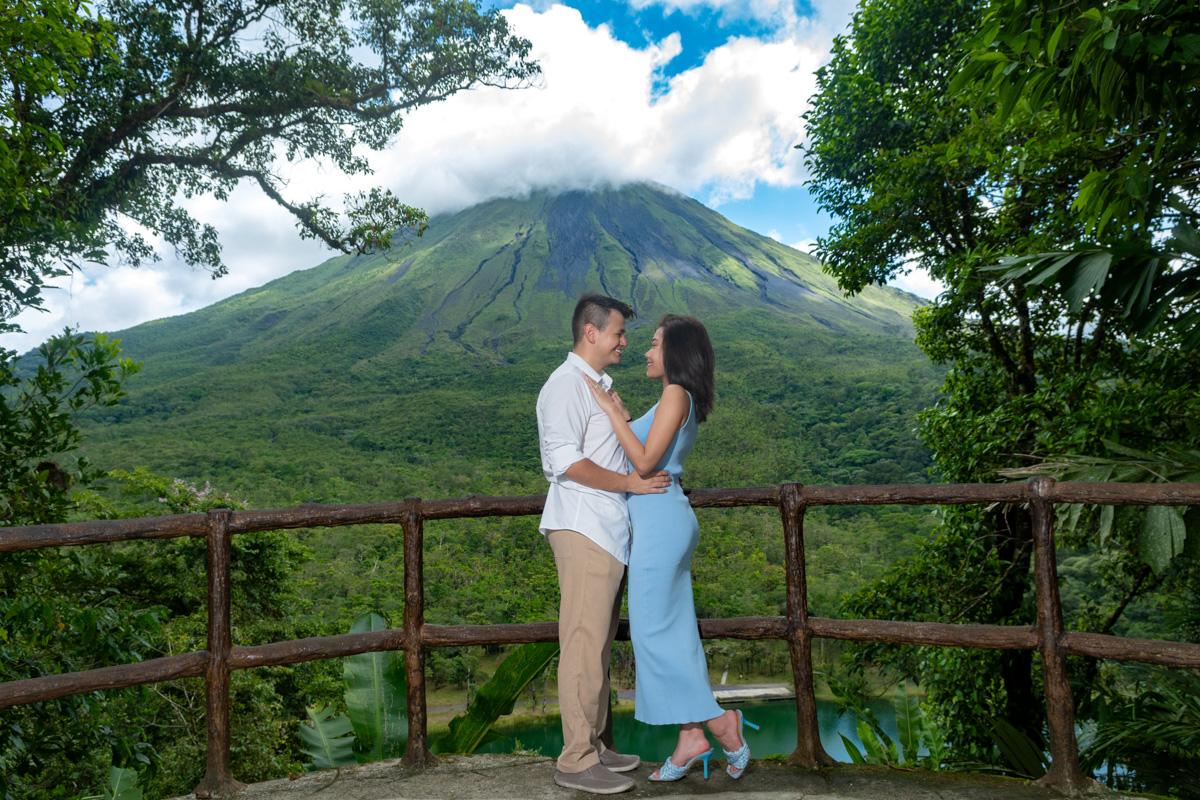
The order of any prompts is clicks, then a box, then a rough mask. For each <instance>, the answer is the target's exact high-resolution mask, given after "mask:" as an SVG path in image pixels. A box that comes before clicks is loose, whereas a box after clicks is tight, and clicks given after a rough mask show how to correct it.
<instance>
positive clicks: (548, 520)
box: [537, 353, 629, 564]
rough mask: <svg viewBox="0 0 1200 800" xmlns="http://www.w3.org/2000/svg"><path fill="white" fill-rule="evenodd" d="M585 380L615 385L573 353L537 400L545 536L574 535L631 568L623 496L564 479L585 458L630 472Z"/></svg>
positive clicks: (607, 385)
mask: <svg viewBox="0 0 1200 800" xmlns="http://www.w3.org/2000/svg"><path fill="white" fill-rule="evenodd" d="M584 375H587V376H589V377H591V379H592V380H594V381H596V382H597V383H599V384H600V385H601V386H603V387H604V388H605V389H608V388H609V387H610V386H611V385H612V378H611V377H609V376H608V375H607V374H605V373H600V374H597V373H596V371H595V370H593V369H592V368H591V367H590V366H588V364H587V362H586V361H584V360H583V359H582V358H580V357H579V356H578V355H576V354H575V353H569V354H567V360H566V361H564V362H563V364H562V366H560V367H559V368H558V369H556V370H554V372H553V373H552V374H551V375H550V378H549V379H548V380H547V381H546V384H545V385H544V386H543V387H542V391H541V393H540V394H539V395H538V401H537V422H538V445H539V447H540V448H541V451H542V472H543V473H544V474H545V475H546V480H548V481H550V489H549V491H548V492H547V493H546V508H545V510H544V511H543V512H542V523H541V532H542V533H543V534H545V533H547V532H548V531H553V530H571V531H576V532H578V533H581V534H583V535H584V536H586V537H588V538H589V539H591V540H592V541H593V542H595V543H596V544H598V545H599V546H600V547H602V548H604V550H606V551H607V552H609V553H611V554H612V556H613V557H614V558H616V559H617V560H618V561H620V562H621V563H622V564H628V563H629V508H628V506H627V505H626V503H625V494H624V493H623V492H605V491H602V490H600V489H592V488H589V487H587V486H584V485H583V484H581V483H576V482H575V481H573V480H571V479H570V478H568V477H566V475H565V474H564V473H565V472H566V471H567V469H568V468H569V467H570V466H571V465H572V464H574V463H575V462H576V461H581V460H583V459H585V458H586V459H589V460H591V461H592V462H593V463H594V464H596V465H597V466H600V467H604V468H605V469H609V470H612V471H613V472H620V473H627V472H629V462H628V461H627V460H626V458H625V451H624V450H622V449H621V443H620V442H619V441H617V434H616V433H614V432H613V428H612V423H611V422H610V421H609V419H608V415H607V414H605V413H604V412H603V411H602V410H601V409H600V406H599V404H597V403H596V398H594V397H592V390H591V389H589V388H588V385H587V381H585V380H584V379H583V376H584Z"/></svg>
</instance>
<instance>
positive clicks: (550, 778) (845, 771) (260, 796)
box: [175, 755, 1144, 800]
mask: <svg viewBox="0 0 1200 800" xmlns="http://www.w3.org/2000/svg"><path fill="white" fill-rule="evenodd" d="M656 766H657V764H656V763H655V764H652V763H644V764H643V765H642V766H641V767H640V768H638V769H637V770H634V771H633V772H631V773H627V774H628V775H629V776H630V777H632V778H634V779H635V780H636V781H637V786H636V787H635V788H634V789H633V790H632V791H629V792H625V793H623V794H621V795H618V796H619V797H621V798H625V799H626V800H634V798H654V797H705V798H714V800H734V798H739V797H741V798H746V797H749V798H752V800H948V799H949V798H953V799H954V800H1059V799H1060V798H1061V797H1062V795H1060V794H1059V793H1058V792H1056V791H1055V790H1053V789H1051V788H1049V787H1045V786H1040V785H1038V784H1035V783H1031V782H1028V781H1023V780H1017V779H1014V778H1000V777H995V776H991V775H970V774H965V773H957V772H929V771H925V770H917V771H907V770H899V769H893V768H890V767H882V766H877V765H871V764H839V765H838V766H836V767H832V768H830V769H825V770H820V771H809V770H804V769H801V768H799V767H789V766H787V765H786V764H783V763H781V762H778V761H765V762H764V761H755V762H753V763H752V764H751V767H750V769H749V770H747V772H746V775H745V777H744V778H742V779H741V780H740V781H734V780H731V779H730V778H729V777H728V776H727V775H725V773H724V771H723V770H724V763H723V762H720V763H718V762H716V761H714V762H713V767H715V769H714V770H713V772H712V774H711V778H710V780H708V781H705V780H704V779H703V778H702V777H701V776H700V773H699V772H693V773H692V774H690V775H688V776H687V777H686V778H684V779H683V780H681V781H677V782H675V783H651V782H650V781H648V780H647V777H648V776H649V775H650V773H651V772H653V771H654V769H655V767H656ZM554 769H555V764H554V759H551V758H547V757H545V756H520V755H475V756H443V757H442V760H441V763H440V764H439V765H438V766H436V767H431V768H428V769H423V770H421V769H410V768H408V767H405V766H403V765H401V764H400V762H399V761H395V760H393V761H380V762H377V763H374V764H358V765H355V766H350V767H342V768H340V769H329V770H321V771H320V772H310V773H305V774H303V775H300V776H298V777H296V778H295V779H294V780H276V781H269V782H267V783H258V784H254V785H252V786H248V787H247V788H246V789H244V790H243V791H241V792H238V793H236V794H234V795H230V797H234V798H237V800H401V798H403V800H435V799H436V800H447V798H454V800H493V799H495V800H507V799H508V798H512V799H513V800H583V798H586V797H590V796H591V795H586V794H584V793H583V792H576V791H572V790H570V789H563V788H561V787H559V786H557V785H555V784H554ZM1110 796H1111V797H1114V798H1116V797H1144V795H1128V794H1117V793H1113V794H1111V795H1110ZM194 797H195V796H194V795H186V796H185V797H183V798H176V799H175V800H193V798H194Z"/></svg>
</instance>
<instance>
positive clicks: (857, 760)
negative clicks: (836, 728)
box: [838, 733, 867, 764]
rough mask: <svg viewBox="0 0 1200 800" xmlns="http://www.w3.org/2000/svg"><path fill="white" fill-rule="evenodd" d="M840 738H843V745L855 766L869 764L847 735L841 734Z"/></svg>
mask: <svg viewBox="0 0 1200 800" xmlns="http://www.w3.org/2000/svg"><path fill="white" fill-rule="evenodd" d="M838 736H840V737H842V744H844V745H845V746H846V753H847V754H849V756H850V761H851V762H852V763H854V764H865V763H867V760H866V759H865V758H863V754H862V752H861V751H859V749H858V747H857V746H855V744H854V742H852V741H850V740H849V739H847V738H846V734H844V733H839V734H838Z"/></svg>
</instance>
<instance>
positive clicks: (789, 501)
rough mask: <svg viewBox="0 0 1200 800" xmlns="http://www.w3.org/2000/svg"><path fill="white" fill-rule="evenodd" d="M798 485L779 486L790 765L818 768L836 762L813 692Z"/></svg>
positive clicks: (802, 514) (801, 500) (803, 504)
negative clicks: (792, 721)
mask: <svg viewBox="0 0 1200 800" xmlns="http://www.w3.org/2000/svg"><path fill="white" fill-rule="evenodd" d="M802 490H803V487H802V486H801V485H800V484H798V483H785V484H783V485H781V486H780V487H779V515H780V517H782V518H783V547H784V559H785V567H784V569H785V573H784V574H785V575H786V578H785V580H786V587H787V625H788V650H789V651H790V654H791V660H792V680H793V681H794V683H795V686H796V750H795V751H794V752H793V753H792V754H791V755H790V756H788V759H787V763H789V764H796V765H799V766H802V767H809V768H810V769H815V768H818V767H828V766H832V765H833V764H836V763H837V762H836V761H835V760H834V759H833V757H832V756H830V755H829V754H828V753H826V752H825V748H824V746H822V744H821V729H820V726H819V725H818V723H817V698H816V694H815V692H814V690H813V671H812V628H811V627H809V624H808V579H807V576H806V574H805V570H804V512H805V509H806V508H807V504H806V503H805V501H804V498H803V496H802Z"/></svg>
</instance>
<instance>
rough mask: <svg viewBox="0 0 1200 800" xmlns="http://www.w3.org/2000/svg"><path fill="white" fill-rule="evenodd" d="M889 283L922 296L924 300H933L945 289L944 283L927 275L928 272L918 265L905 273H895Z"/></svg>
mask: <svg viewBox="0 0 1200 800" xmlns="http://www.w3.org/2000/svg"><path fill="white" fill-rule="evenodd" d="M891 285H892V286H895V287H896V288H897V289H903V290H904V291H906V292H911V293H912V294H915V295H916V296H917V297H924V298H925V299H926V300H933V299H934V298H936V297H937V296H938V295H939V294H941V293H942V292H944V291H946V284H944V283H942V282H941V281H939V280H937V279H936V278H931V277H929V272H928V271H927V270H924V269H921V268H920V267H916V268H914V269H913V270H912V271H911V272H909V273H908V274H907V275H899V274H898V275H896V277H895V278H893V279H892V282H891Z"/></svg>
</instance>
